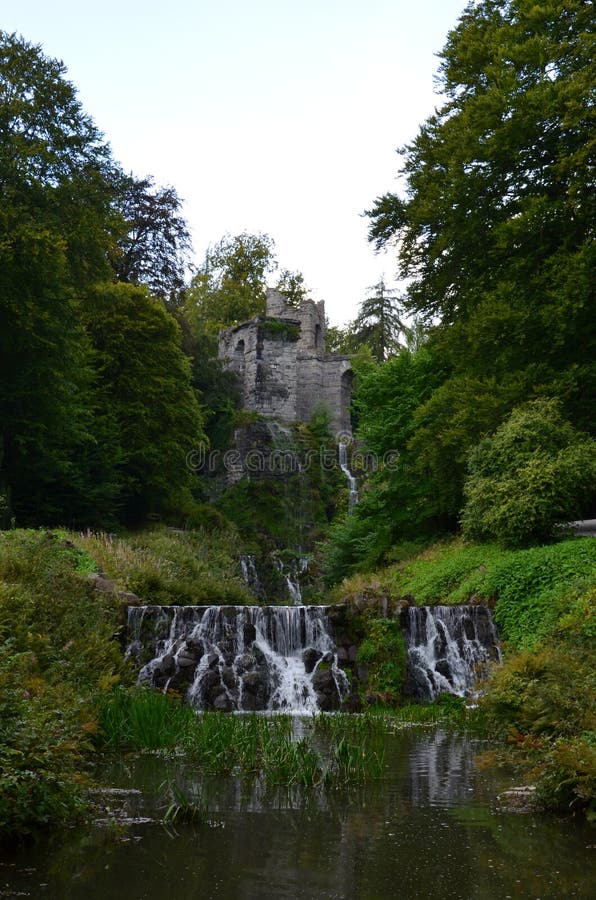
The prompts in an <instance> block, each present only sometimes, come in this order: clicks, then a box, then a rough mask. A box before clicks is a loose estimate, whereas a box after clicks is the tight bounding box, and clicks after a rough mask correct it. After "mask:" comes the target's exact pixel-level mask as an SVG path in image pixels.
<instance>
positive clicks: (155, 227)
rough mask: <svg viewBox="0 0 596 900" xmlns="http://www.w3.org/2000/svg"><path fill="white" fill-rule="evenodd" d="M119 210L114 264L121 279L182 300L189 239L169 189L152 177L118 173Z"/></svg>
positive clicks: (178, 203) (178, 204) (177, 200)
mask: <svg viewBox="0 0 596 900" xmlns="http://www.w3.org/2000/svg"><path fill="white" fill-rule="evenodd" d="M119 194H120V196H119V199H118V204H117V205H118V210H119V212H120V214H121V215H122V217H123V219H124V222H125V227H126V232H125V234H124V235H123V236H122V237H121V238H120V240H119V242H118V251H117V253H116V255H115V257H114V259H113V266H114V270H115V273H116V276H117V278H118V279H119V280H120V281H128V282H130V283H131V284H145V285H147V287H148V288H149V290H150V291H151V293H152V294H153V295H154V296H156V297H161V298H162V299H163V300H166V301H167V302H168V303H170V304H172V305H177V304H179V302H180V295H181V291H182V288H183V287H184V284H185V281H186V272H187V270H188V269H189V268H190V252H191V250H192V243H191V239H190V233H189V231H188V225H187V223H186V221H185V219H184V218H183V217H182V215H181V206H182V203H181V200H180V198H179V197H178V194H177V193H176V191H175V190H174V188H173V187H157V186H156V185H155V182H154V180H153V178H151V177H148V178H141V179H137V178H135V177H134V176H133V175H127V176H124V175H123V176H122V178H121V184H120V188H119Z"/></svg>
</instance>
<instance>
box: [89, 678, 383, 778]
mask: <svg viewBox="0 0 596 900" xmlns="http://www.w3.org/2000/svg"><path fill="white" fill-rule="evenodd" d="M334 719H335V717H329V720H330V721H332V720H334ZM313 721H316V722H319V718H318V717H316V719H315V720H313ZM349 721H350V717H348V716H341V717H337V722H336V723H335V724H332V725H330V726H329V728H328V729H325V728H323V727H322V726H321V725H320V724H319V725H314V726H313V727H312V728H311V727H309V726H308V725H306V726H305V733H303V734H299V733H297V730H296V722H295V720H294V719H293V717H291V716H287V715H275V716H259V715H255V714H249V715H245V716H231V715H227V714H225V713H219V712H203V713H200V714H197V713H196V712H194V711H193V710H192V709H191V708H190V707H188V706H186V705H184V704H183V703H182V701H180V700H179V699H176V698H173V697H170V696H168V695H166V694H158V693H156V692H153V691H151V690H149V689H147V688H133V689H119V690H117V691H115V692H114V694H113V695H112V697H111V698H110V699H109V700H108V701H107V702H106V704H105V705H104V708H103V709H102V713H101V718H100V731H99V734H98V737H97V741H98V743H99V745H100V746H103V747H105V748H106V749H111V750H119V749H122V750H136V751H142V750H159V749H164V750H170V751H174V750H176V751H178V752H181V753H184V755H185V756H186V758H187V759H188V761H189V763H191V764H192V765H193V767H196V768H197V769H199V770H200V771H201V772H202V773H203V774H205V775H238V776H242V777H245V778H250V779H254V778H257V779H262V780H264V781H265V782H266V783H267V784H268V785H272V786H283V787H297V788H303V789H309V788H314V787H318V786H324V785H326V786H334V785H337V784H339V783H347V782H360V781H363V780H365V779H366V778H373V777H378V776H379V774H380V771H381V768H382V752H381V750H380V747H379V746H377V743H378V742H375V738H378V737H379V735H380V733H381V732H378V731H377V732H376V734H375V732H374V731H372V730H368V731H366V732H365V731H364V730H359V733H356V732H353V733H350V731H349V729H348V732H347V733H344V731H345V729H342V727H341V723H342V722H343V723H344V725H347V724H348V722H349ZM321 737H322V740H321Z"/></svg>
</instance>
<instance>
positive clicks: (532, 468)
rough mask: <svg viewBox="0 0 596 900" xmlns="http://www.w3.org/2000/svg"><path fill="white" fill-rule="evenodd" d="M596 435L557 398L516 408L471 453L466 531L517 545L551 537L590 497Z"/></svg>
mask: <svg viewBox="0 0 596 900" xmlns="http://www.w3.org/2000/svg"><path fill="white" fill-rule="evenodd" d="M595 484H596V441H594V440H593V439H592V438H590V437H588V436H587V435H585V434H582V433H581V432H578V431H576V430H575V429H574V428H573V427H572V425H571V424H570V423H569V422H567V421H565V419H564V418H563V416H562V415H561V411H560V406H559V403H558V401H555V400H535V401H533V402H531V403H527V404H524V405H523V406H520V407H518V408H516V409H514V410H513V412H512V413H511V415H510V416H509V418H508V419H507V420H506V421H505V422H504V423H503V424H502V425H501V426H500V427H499V428H498V429H497V430H496V431H495V433H494V434H493V435H492V436H491V437H489V438H485V439H484V440H483V441H481V442H480V443H479V444H478V445H477V446H476V447H475V448H474V450H473V451H472V452H471V454H470V457H469V476H468V479H467V481H466V483H465V486H464V496H465V505H464V508H463V512H462V515H461V523H462V527H463V532H464V535H465V536H466V537H468V538H471V539H473V540H487V539H488V540H491V539H495V540H497V541H499V543H501V544H503V545H504V546H510V547H520V546H526V545H529V544H532V543H540V542H541V541H547V540H550V539H552V537H553V536H554V535H555V533H556V526H557V525H558V524H561V523H563V524H564V523H566V522H569V521H571V520H573V519H576V518H579V517H580V516H581V515H582V514H583V513H584V512H585V511H587V509H589V508H590V507H591V504H592V503H593V501H594V496H595V494H594V485H595Z"/></svg>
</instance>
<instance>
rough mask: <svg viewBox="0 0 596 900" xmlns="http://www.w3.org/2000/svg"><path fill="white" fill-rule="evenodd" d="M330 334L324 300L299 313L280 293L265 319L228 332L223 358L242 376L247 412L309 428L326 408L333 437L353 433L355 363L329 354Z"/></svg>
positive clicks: (305, 304)
mask: <svg viewBox="0 0 596 900" xmlns="http://www.w3.org/2000/svg"><path fill="white" fill-rule="evenodd" d="M325 333H326V324H325V304H324V303H323V301H322V300H321V301H320V302H319V303H315V302H314V301H313V300H303V301H302V303H301V304H300V307H299V308H296V307H294V306H290V305H288V303H287V300H286V298H285V297H284V296H283V294H281V293H280V292H279V291H275V290H268V291H267V305H266V311H265V315H264V316H255V318H254V319H251V320H250V321H249V322H243V323H242V324H241V325H236V326H233V327H231V328H225V329H223V330H222V331H221V332H220V335H219V357H220V359H221V360H223V363H224V367H225V368H226V369H230V370H232V371H234V372H236V374H237V375H238V378H239V380H240V385H241V389H242V399H243V406H244V408H245V409H250V410H254V411H255V412H257V413H259V414H260V415H263V416H268V417H270V418H274V419H277V420H278V421H281V422H285V423H290V422H295V421H300V422H308V421H310V418H311V416H312V414H313V411H314V410H315V409H317V408H321V407H322V406H324V407H326V408H327V410H328V412H329V414H330V416H331V422H330V427H331V429H332V432H333V433H334V434H339V433H340V432H347V433H350V432H351V424H350V396H351V386H352V368H351V365H350V358H349V357H348V356H340V355H339V354H336V353H326V352H325Z"/></svg>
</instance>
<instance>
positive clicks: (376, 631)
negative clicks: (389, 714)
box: [356, 619, 407, 702]
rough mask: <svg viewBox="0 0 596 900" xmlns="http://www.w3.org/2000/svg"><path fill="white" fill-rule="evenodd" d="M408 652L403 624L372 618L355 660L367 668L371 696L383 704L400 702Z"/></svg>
mask: <svg viewBox="0 0 596 900" xmlns="http://www.w3.org/2000/svg"><path fill="white" fill-rule="evenodd" d="M406 660H407V649H406V642H405V638H404V636H403V634H402V632H401V628H400V624H399V622H398V621H394V620H393V619H371V620H369V622H368V623H367V627H366V637H365V638H364V640H363V641H362V643H361V644H360V648H359V650H358V656H357V657H356V661H357V662H358V663H360V664H361V665H365V666H367V668H368V690H369V693H373V694H376V695H378V697H379V699H381V700H383V701H384V702H388V701H390V702H397V701H398V700H399V698H400V697H401V692H402V688H403V685H404V682H405V680H406Z"/></svg>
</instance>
